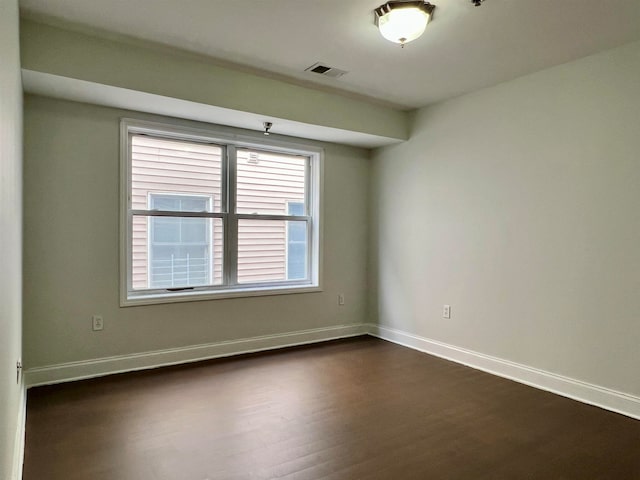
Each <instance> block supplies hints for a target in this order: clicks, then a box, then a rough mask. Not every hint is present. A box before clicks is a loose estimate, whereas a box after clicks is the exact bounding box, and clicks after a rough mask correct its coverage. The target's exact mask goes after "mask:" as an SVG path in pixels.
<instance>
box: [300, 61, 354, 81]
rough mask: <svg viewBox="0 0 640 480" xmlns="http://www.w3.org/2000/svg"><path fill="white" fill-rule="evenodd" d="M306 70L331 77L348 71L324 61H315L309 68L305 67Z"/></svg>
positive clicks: (336, 76) (339, 75)
mask: <svg viewBox="0 0 640 480" xmlns="http://www.w3.org/2000/svg"><path fill="white" fill-rule="evenodd" d="M304 71H305V72H311V73H317V74H318V75H322V76H323V77H331V78H339V77H341V76H343V75H344V74H345V73H347V72H346V71H344V70H340V69H339V68H334V67H330V66H328V65H325V64H323V63H320V62H318V63H314V64H313V65H311V66H310V67H308V68H305V69H304Z"/></svg>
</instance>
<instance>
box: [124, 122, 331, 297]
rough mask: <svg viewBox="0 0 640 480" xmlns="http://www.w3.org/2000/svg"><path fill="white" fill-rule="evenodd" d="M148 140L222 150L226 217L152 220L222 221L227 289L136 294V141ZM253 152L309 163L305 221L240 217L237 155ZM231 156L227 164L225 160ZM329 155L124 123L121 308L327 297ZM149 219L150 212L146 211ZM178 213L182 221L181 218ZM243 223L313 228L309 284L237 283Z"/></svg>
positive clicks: (228, 135) (268, 141)
mask: <svg viewBox="0 0 640 480" xmlns="http://www.w3.org/2000/svg"><path fill="white" fill-rule="evenodd" d="M135 134H146V135H149V136H154V137H158V138H166V139H169V140H183V141H189V142H197V143H208V144H216V145H220V146H222V147H223V151H224V152H225V153H226V155H223V178H226V181H223V185H222V192H223V193H222V196H223V205H222V211H221V212H220V213H217V212H206V213H205V212H203V213H200V212H197V213H191V212H153V215H167V216H182V217H184V216H197V217H202V218H221V219H222V222H223V225H224V247H223V251H224V254H223V278H224V281H223V283H224V285H222V286H206V287H193V288H192V287H189V289H188V290H183V291H168V290H167V289H147V290H134V289H133V288H132V221H133V216H134V213H136V212H138V211H136V210H132V209H131V148H130V144H131V142H130V138H131V135H135ZM238 148H251V149H256V150H261V151H265V152H274V153H282V154H290V155H301V156H305V157H307V158H308V159H309V166H308V169H307V175H306V182H307V184H306V186H305V187H306V195H307V202H306V205H307V210H308V211H307V212H306V215H305V216H290V215H265V214H238V213H235V195H233V194H231V193H232V192H233V193H235V175H236V161H237V158H236V152H235V150H236V149H238ZM225 156H226V161H225V160H224V157H225ZM323 162H324V151H323V150H322V149H321V148H318V147H315V146H311V145H304V144H299V143H293V142H289V141H283V140H280V139H274V138H273V137H269V138H266V137H263V136H258V134H256V135H247V134H236V133H234V132H233V130H232V129H225V131H219V130H213V129H212V130H209V129H195V128H189V127H184V126H180V125H172V124H168V123H156V122H148V121H141V120H135V119H130V118H123V119H121V122H120V305H121V306H123V307H125V306H135V305H149V304H157V303H174V302H188V301H201V300H215V299H222V298H235V297H250V296H261V295H281V294H293V293H307V292H318V291H322V224H323V222H322V192H323ZM144 212H145V213H144V214H145V215H149V211H148V210H147V211H144ZM176 213H178V215H176ZM240 219H258V220H305V221H306V222H307V223H308V225H309V227H308V245H309V247H308V251H309V255H308V262H309V265H308V278H307V279H305V280H294V281H287V280H285V281H269V282H260V283H255V284H244V283H243V284H238V283H237V248H236V245H237V222H238V220H240Z"/></svg>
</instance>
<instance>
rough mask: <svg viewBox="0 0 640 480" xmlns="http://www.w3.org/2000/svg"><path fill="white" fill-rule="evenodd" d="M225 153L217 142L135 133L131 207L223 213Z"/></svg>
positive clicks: (132, 140)
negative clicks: (183, 140)
mask: <svg viewBox="0 0 640 480" xmlns="http://www.w3.org/2000/svg"><path fill="white" fill-rule="evenodd" d="M222 152H223V149H222V148H221V147H219V146H217V145H207V144H200V143H189V142H180V141H176V140H168V139H163V138H155V137H150V136H147V135H133V136H132V138H131V208H132V209H134V210H147V209H156V210H169V211H181V212H201V211H208V212H220V211H221V208H222V204H221V199H222V183H221V182H222Z"/></svg>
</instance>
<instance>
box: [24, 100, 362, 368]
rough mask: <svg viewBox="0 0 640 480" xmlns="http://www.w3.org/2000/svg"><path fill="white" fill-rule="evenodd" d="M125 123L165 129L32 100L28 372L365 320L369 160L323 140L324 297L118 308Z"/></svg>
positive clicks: (28, 126) (92, 109)
mask: <svg viewBox="0 0 640 480" xmlns="http://www.w3.org/2000/svg"><path fill="white" fill-rule="evenodd" d="M123 116H126V117H131V118H140V119H151V120H156V121H166V119H162V118H158V117H155V116H151V115H143V114H139V113H136V112H130V111H120V110H115V109H110V108H105V107H98V106H92V105H87V104H80V103H73V102H66V101H61V100H53V99H50V98H45V97H38V96H27V97H26V100H25V184H24V189H25V243H24V275H25V290H24V296H25V304H24V335H25V360H26V362H27V367H39V366H46V365H52V364H58V363H62V362H73V361H80V360H87V359H94V358H102V357H107V356H112V355H121V354H129V353H138V352H146V351H151V350H158V349H165V348H173V347H182V346H189V345H199V344H205V343H209V342H218V341H224V340H231V339H240V338H247V337H254V336H258V335H268V334H277V333H283V332H291V331H298V330H304V329H311V328H319V327H327V326H333V325H342V324H357V323H363V322H364V321H365V315H366V290H367V249H366V245H367V238H368V226H367V222H366V218H367V215H368V202H367V200H368V198H367V195H368V187H369V160H368V155H369V152H368V151H367V150H363V149H357V148H352V147H344V146H339V145H335V144H321V143H318V142H309V143H310V144H312V145H319V146H321V147H323V148H324V149H325V172H324V193H325V194H324V291H323V292H319V293H306V294H293V295H278V296H269V297H253V298H244V299H227V300H214V301H202V302H188V303H176V304H164V305H153V306H142V307H126V308H121V307H119V298H118V252H119V250H118V228H119V218H118V212H119V210H118V209H119V207H118V205H119V196H118V189H119V185H118V170H119V119H120V117H123ZM173 121H175V122H179V123H180V124H182V125H195V126H198V127H200V128H202V127H203V126H204V127H206V125H203V124H197V123H195V122H187V121H178V120H173ZM218 128H219V129H221V130H230V129H225V128H224V127H218ZM243 133H245V134H247V135H256V133H255V132H243ZM257 135H258V137H260V135H259V134H257ZM295 141H296V142H298V143H299V142H300V139H295ZM339 292H341V293H342V292H343V293H344V294H345V297H346V305H345V306H343V307H339V306H338V305H337V294H338V293H339ZM94 313H98V314H101V315H103V316H104V322H105V328H104V331H102V332H92V330H91V322H90V317H91V315H92V314H94Z"/></svg>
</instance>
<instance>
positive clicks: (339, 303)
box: [338, 293, 344, 305]
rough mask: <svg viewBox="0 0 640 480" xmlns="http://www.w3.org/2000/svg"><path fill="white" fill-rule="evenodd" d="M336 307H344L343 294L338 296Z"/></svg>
mask: <svg viewBox="0 0 640 480" xmlns="http://www.w3.org/2000/svg"><path fill="white" fill-rule="evenodd" d="M338 305H344V293H339V294H338Z"/></svg>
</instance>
